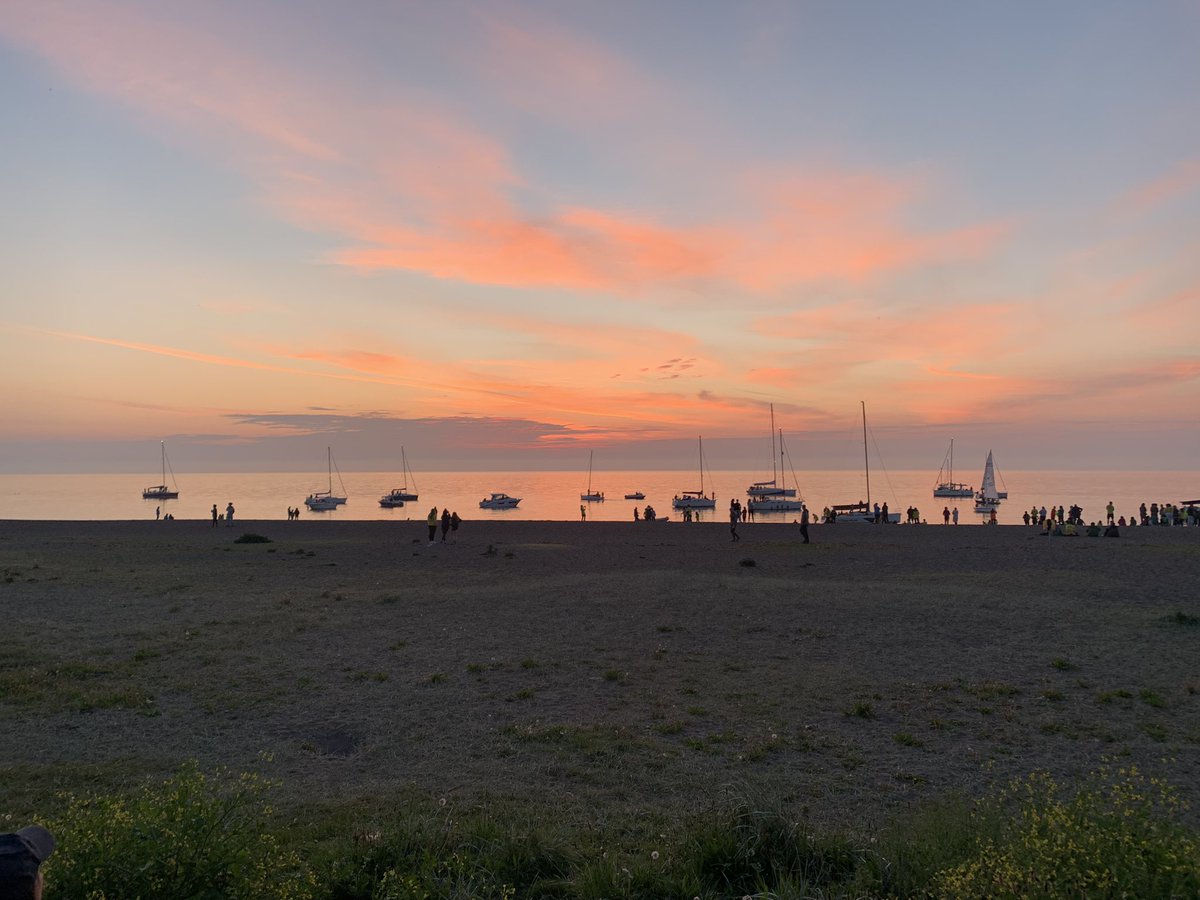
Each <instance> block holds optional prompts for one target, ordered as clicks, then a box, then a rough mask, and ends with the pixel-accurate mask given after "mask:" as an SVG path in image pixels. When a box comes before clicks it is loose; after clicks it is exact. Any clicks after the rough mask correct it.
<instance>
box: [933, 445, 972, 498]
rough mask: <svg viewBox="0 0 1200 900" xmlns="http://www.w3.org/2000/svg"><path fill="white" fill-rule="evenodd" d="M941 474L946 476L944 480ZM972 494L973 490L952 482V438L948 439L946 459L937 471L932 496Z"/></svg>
mask: <svg viewBox="0 0 1200 900" xmlns="http://www.w3.org/2000/svg"><path fill="white" fill-rule="evenodd" d="M943 474H944V475H945V476H946V478H945V480H943V479H942V475H943ZM974 494H975V488H973V487H971V486H970V485H967V484H963V483H962V482H961V481H955V480H954V438H950V449H949V450H948V451H946V458H945V459H943V460H942V467H941V468H940V469H938V480H937V486H936V487H935V488H934V489H933V496H935V497H972V496H974Z"/></svg>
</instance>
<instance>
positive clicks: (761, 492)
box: [746, 403, 799, 509]
mask: <svg viewBox="0 0 1200 900" xmlns="http://www.w3.org/2000/svg"><path fill="white" fill-rule="evenodd" d="M779 443H780V446H781V447H782V444H783V432H782V431H781V432H780V435H779ZM779 462H780V466H781V467H782V463H783V453H782V450H781V451H780V456H779ZM778 477H779V472H778V470H776V468H775V404H774V403H772V404H771V480H770V481H756V482H754V484H752V485H750V487H748V488H746V494H747V495H748V496H750V497H795V496H796V491H795V489H794V488H793V489H790V490H789V489H788V488H786V487H783V486H780V485H779V484H777V482H776V479H777V478H778ZM750 508H751V509H754V508H755V507H754V506H753V505H751V507H750ZM796 508H797V509H798V508H799V507H796Z"/></svg>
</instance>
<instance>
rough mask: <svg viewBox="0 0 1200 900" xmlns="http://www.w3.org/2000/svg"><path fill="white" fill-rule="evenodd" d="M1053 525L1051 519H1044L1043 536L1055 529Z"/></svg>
mask: <svg viewBox="0 0 1200 900" xmlns="http://www.w3.org/2000/svg"><path fill="white" fill-rule="evenodd" d="M1053 530H1054V529H1053V526H1052V525H1051V523H1050V520H1049V519H1042V536H1043V537H1045V536H1046V535H1049V534H1050V533H1051V532H1052V531H1053Z"/></svg>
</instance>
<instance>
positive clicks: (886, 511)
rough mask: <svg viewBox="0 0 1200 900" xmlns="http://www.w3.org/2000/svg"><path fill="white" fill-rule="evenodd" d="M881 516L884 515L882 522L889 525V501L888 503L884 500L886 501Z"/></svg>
mask: <svg viewBox="0 0 1200 900" xmlns="http://www.w3.org/2000/svg"><path fill="white" fill-rule="evenodd" d="M881 514H882V515H883V520H882V521H883V524H884V525H886V524H888V522H889V521H890V520H889V519H888V507H887V501H886V500H884V501H883V509H882V510H881Z"/></svg>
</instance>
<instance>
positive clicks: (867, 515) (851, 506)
mask: <svg viewBox="0 0 1200 900" xmlns="http://www.w3.org/2000/svg"><path fill="white" fill-rule="evenodd" d="M860 402H861V404H862V422H863V471H864V473H865V474H866V477H867V499H866V500H865V501H862V500H860V501H859V502H858V503H843V504H840V505H835V506H831V507H830V509H831V510H832V511H833V516H834V521H835V522H874V521H875V512H874V510H872V509H871V459H870V456H869V455H868V453H867V401H865V400H862V401H860ZM899 521H900V513H898V512H891V511H890V510H889V511H888V515H887V522H886V524H896V523H898V522H899Z"/></svg>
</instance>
